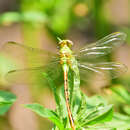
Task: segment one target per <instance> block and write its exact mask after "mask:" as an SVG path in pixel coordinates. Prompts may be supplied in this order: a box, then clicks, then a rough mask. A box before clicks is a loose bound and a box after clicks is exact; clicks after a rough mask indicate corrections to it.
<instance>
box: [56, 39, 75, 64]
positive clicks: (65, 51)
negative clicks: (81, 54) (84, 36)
mask: <svg viewBox="0 0 130 130" xmlns="http://www.w3.org/2000/svg"><path fill="white" fill-rule="evenodd" d="M72 45H73V42H72V41H70V40H61V41H60V42H59V47H60V50H59V53H60V59H61V62H60V63H61V64H62V65H63V64H70V61H71V58H72V51H71V47H72Z"/></svg>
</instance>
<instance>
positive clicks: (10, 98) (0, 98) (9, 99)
mask: <svg viewBox="0 0 130 130" xmlns="http://www.w3.org/2000/svg"><path fill="white" fill-rule="evenodd" d="M15 101H16V96H15V95H14V94H12V93H10V92H6V91H0V115H3V114H5V112H7V111H8V110H9V108H10V107H11V106H12V104H13V103H14V102H15Z"/></svg>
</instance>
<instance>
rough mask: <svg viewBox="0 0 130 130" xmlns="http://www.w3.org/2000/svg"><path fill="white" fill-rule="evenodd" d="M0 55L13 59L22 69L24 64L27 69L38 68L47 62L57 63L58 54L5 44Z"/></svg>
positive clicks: (14, 43) (14, 44)
mask: <svg viewBox="0 0 130 130" xmlns="http://www.w3.org/2000/svg"><path fill="white" fill-rule="evenodd" d="M0 54H2V55H4V56H5V57H8V58H11V59H13V60H14V61H16V63H18V64H19V65H22V67H24V65H25V63H27V64H26V65H29V67H39V66H43V65H44V64H45V63H46V62H48V61H55V62H56V61H59V58H58V54H53V53H51V52H48V51H46V50H40V49H35V48H31V47H28V46H25V45H22V44H20V43H16V42H7V43H5V44H4V45H3V46H2V47H1V49H0Z"/></svg>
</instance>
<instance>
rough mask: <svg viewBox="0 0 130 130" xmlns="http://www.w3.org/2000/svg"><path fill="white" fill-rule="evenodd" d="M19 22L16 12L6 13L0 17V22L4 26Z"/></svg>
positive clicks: (18, 15) (19, 18)
mask: <svg viewBox="0 0 130 130" xmlns="http://www.w3.org/2000/svg"><path fill="white" fill-rule="evenodd" d="M20 20H21V16H20V14H19V13H17V12H7V13H4V14H3V15H1V16H0V22H1V24H4V25H10V24H12V23H14V22H19V21H20Z"/></svg>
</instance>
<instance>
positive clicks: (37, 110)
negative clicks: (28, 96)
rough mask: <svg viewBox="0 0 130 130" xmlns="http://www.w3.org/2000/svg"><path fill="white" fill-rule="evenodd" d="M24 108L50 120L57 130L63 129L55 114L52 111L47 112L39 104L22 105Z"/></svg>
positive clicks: (47, 110)
mask: <svg viewBox="0 0 130 130" xmlns="http://www.w3.org/2000/svg"><path fill="white" fill-rule="evenodd" d="M24 106H25V107H26V108H29V109H31V110H32V111H33V112H35V113H37V114H38V115H40V116H42V117H45V118H48V119H49V120H51V121H52V122H53V123H54V124H55V125H56V126H57V127H58V128H59V129H63V128H64V126H63V123H62V122H61V121H60V119H59V117H58V116H57V114H56V113H55V112H54V111H52V110H49V109H47V108H44V107H43V106H42V105H40V104H26V105H24Z"/></svg>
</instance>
